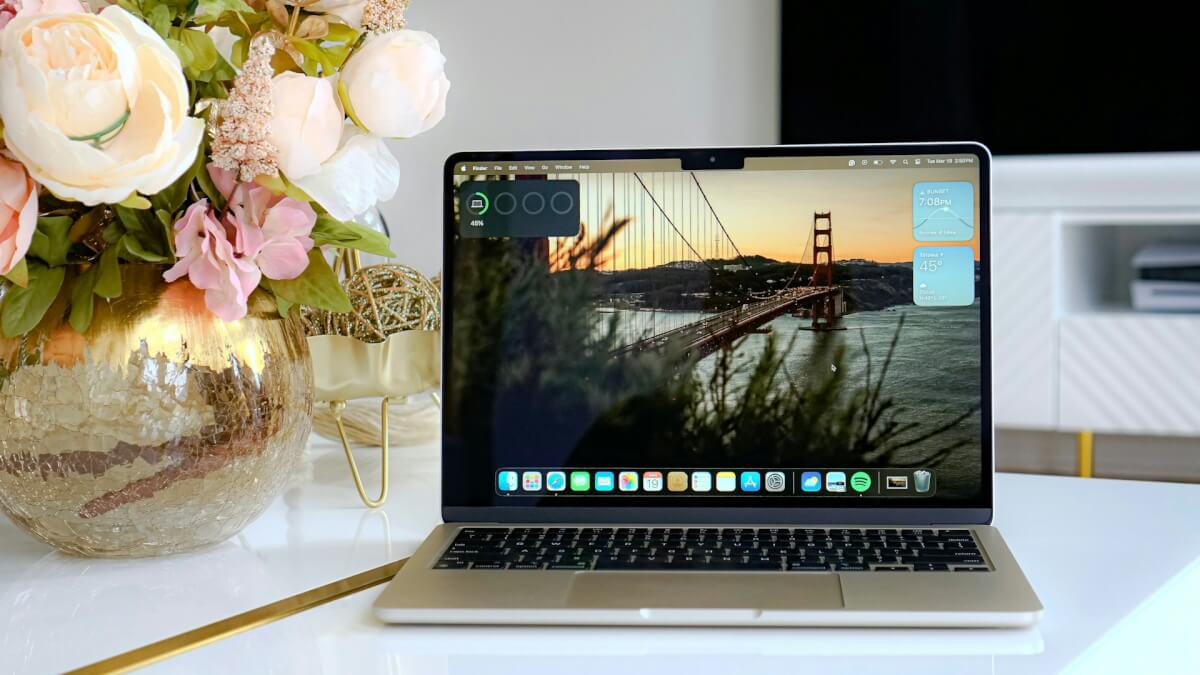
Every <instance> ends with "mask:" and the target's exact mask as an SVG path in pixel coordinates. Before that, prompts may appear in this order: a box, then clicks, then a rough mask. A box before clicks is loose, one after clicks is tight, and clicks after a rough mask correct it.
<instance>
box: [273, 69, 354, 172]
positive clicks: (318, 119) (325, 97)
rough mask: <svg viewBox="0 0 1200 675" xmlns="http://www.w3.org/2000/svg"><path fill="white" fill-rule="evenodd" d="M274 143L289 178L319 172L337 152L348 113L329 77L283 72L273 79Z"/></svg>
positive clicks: (281, 166)
mask: <svg viewBox="0 0 1200 675" xmlns="http://www.w3.org/2000/svg"><path fill="white" fill-rule="evenodd" d="M271 100H272V102H273V104H274V106H273V108H274V112H272V113H271V143H272V144H274V145H275V149H276V150H277V151H278V158H279V170H280V171H282V172H283V175H285V176H287V177H288V178H290V179H296V178H301V177H303V176H308V175H310V174H313V173H316V172H317V171H318V170H320V168H321V163H322V162H324V161H325V160H327V159H329V158H330V157H332V156H333V153H335V152H337V149H338V143H339V142H341V140H342V127H343V126H344V125H345V122H346V116H345V115H344V114H342V109H341V108H340V107H339V106H338V102H337V96H336V94H335V93H334V91H333V85H332V84H331V83H330V82H329V80H323V79H321V78H318V77H308V76H307V75H301V74H300V73H292V72H287V73H280V74H279V75H276V76H275V78H274V79H273V80H272V81H271Z"/></svg>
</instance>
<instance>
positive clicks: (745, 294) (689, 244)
mask: <svg viewBox="0 0 1200 675" xmlns="http://www.w3.org/2000/svg"><path fill="white" fill-rule="evenodd" d="M633 177H634V178H636V179H637V182H638V183H639V184H640V185H641V186H642V189H643V190H645V191H646V195H647V196H649V197H650V202H651V203H652V204H654V207H655V208H657V209H658V212H659V214H661V215H662V218H663V220H664V221H666V223H667V224H668V225H670V226H671V229H672V230H675V234H678V235H679V238H680V239H682V240H683V243H684V244H687V247H688V248H689V249H691V250H692V253H695V254H696V258H697V259H698V260H699V261H700V262H701V263H703V264H704V266H705V267H707V268H708V269H710V270H712V273H713V279H722V280H724V279H725V277H723V276H721V274H720V273H719V272H718V271H717V268H715V267H713V266H712V265H710V264H709V263H708V261H707V260H705V259H704V256H703V255H701V254H700V252H699V251H697V250H696V247H695V246H692V242H690V241H688V239H687V237H685V236H683V233H682V232H680V231H679V228H678V227H676V226H675V223H674V222H673V221H672V220H671V218H670V217H669V216H667V212H666V211H664V210H663V207H662V205H661V204H659V203H658V199H657V198H656V197H655V196H654V193H653V192H651V191H650V189H649V188H647V187H646V183H645V181H643V180H642V177H641V176H640V175H638V173H637V172H636V171H635V172H634V174H633ZM693 178H695V177H694V176H693ZM706 201H707V198H706ZM711 208H712V205H711V204H709V209H711ZM713 215H714V216H716V213H713ZM718 222H720V219H718ZM726 236H728V234H727V235H726ZM731 243H732V242H731ZM743 260H744V258H743ZM730 283H732V280H730ZM735 288H736V290H737V291H738V293H740V294H741V295H742V296H743V298H750V299H753V296H752V295H750V293H749V292H748V291H744V290H742V289H741V287H740V286H739V287H735Z"/></svg>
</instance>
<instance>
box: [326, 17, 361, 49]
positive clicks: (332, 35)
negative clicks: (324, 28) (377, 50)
mask: <svg viewBox="0 0 1200 675" xmlns="http://www.w3.org/2000/svg"><path fill="white" fill-rule="evenodd" d="M326 22H327V23H329V33H328V34H327V35H326V36H325V37H324V38H323V39H324V40H326V41H327V42H345V43H347V44H354V43H355V42H356V41H357V40H358V36H359V34H360V33H359V32H358V31H357V30H355V29H354V28H353V27H352V26H348V25H346V24H344V23H334V22H332V21H329V17H326Z"/></svg>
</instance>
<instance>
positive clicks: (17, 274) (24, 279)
mask: <svg viewBox="0 0 1200 675" xmlns="http://www.w3.org/2000/svg"><path fill="white" fill-rule="evenodd" d="M4 278H5V279H8V280H9V281H11V282H13V283H14V284H16V285H18V286H20V287H21V288H25V287H26V286H28V285H29V263H27V262H25V259H24V258H21V259H20V260H18V261H17V264H16V265H13V268H12V269H11V270H9V271H8V274H5V275H4Z"/></svg>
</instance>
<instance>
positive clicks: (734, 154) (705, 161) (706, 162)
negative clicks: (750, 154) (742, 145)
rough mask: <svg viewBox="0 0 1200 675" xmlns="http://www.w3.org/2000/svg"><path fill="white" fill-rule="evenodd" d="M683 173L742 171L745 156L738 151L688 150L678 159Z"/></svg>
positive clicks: (744, 164)
mask: <svg viewBox="0 0 1200 675" xmlns="http://www.w3.org/2000/svg"><path fill="white" fill-rule="evenodd" d="M679 162H680V164H682V165H683V170H684V171H704V170H705V169H726V170H728V169H742V168H745V166H746V156H745V155H744V154H743V153H742V151H740V150H733V149H720V150H688V151H685V152H683V153H682V154H681V155H680V157H679Z"/></svg>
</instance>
